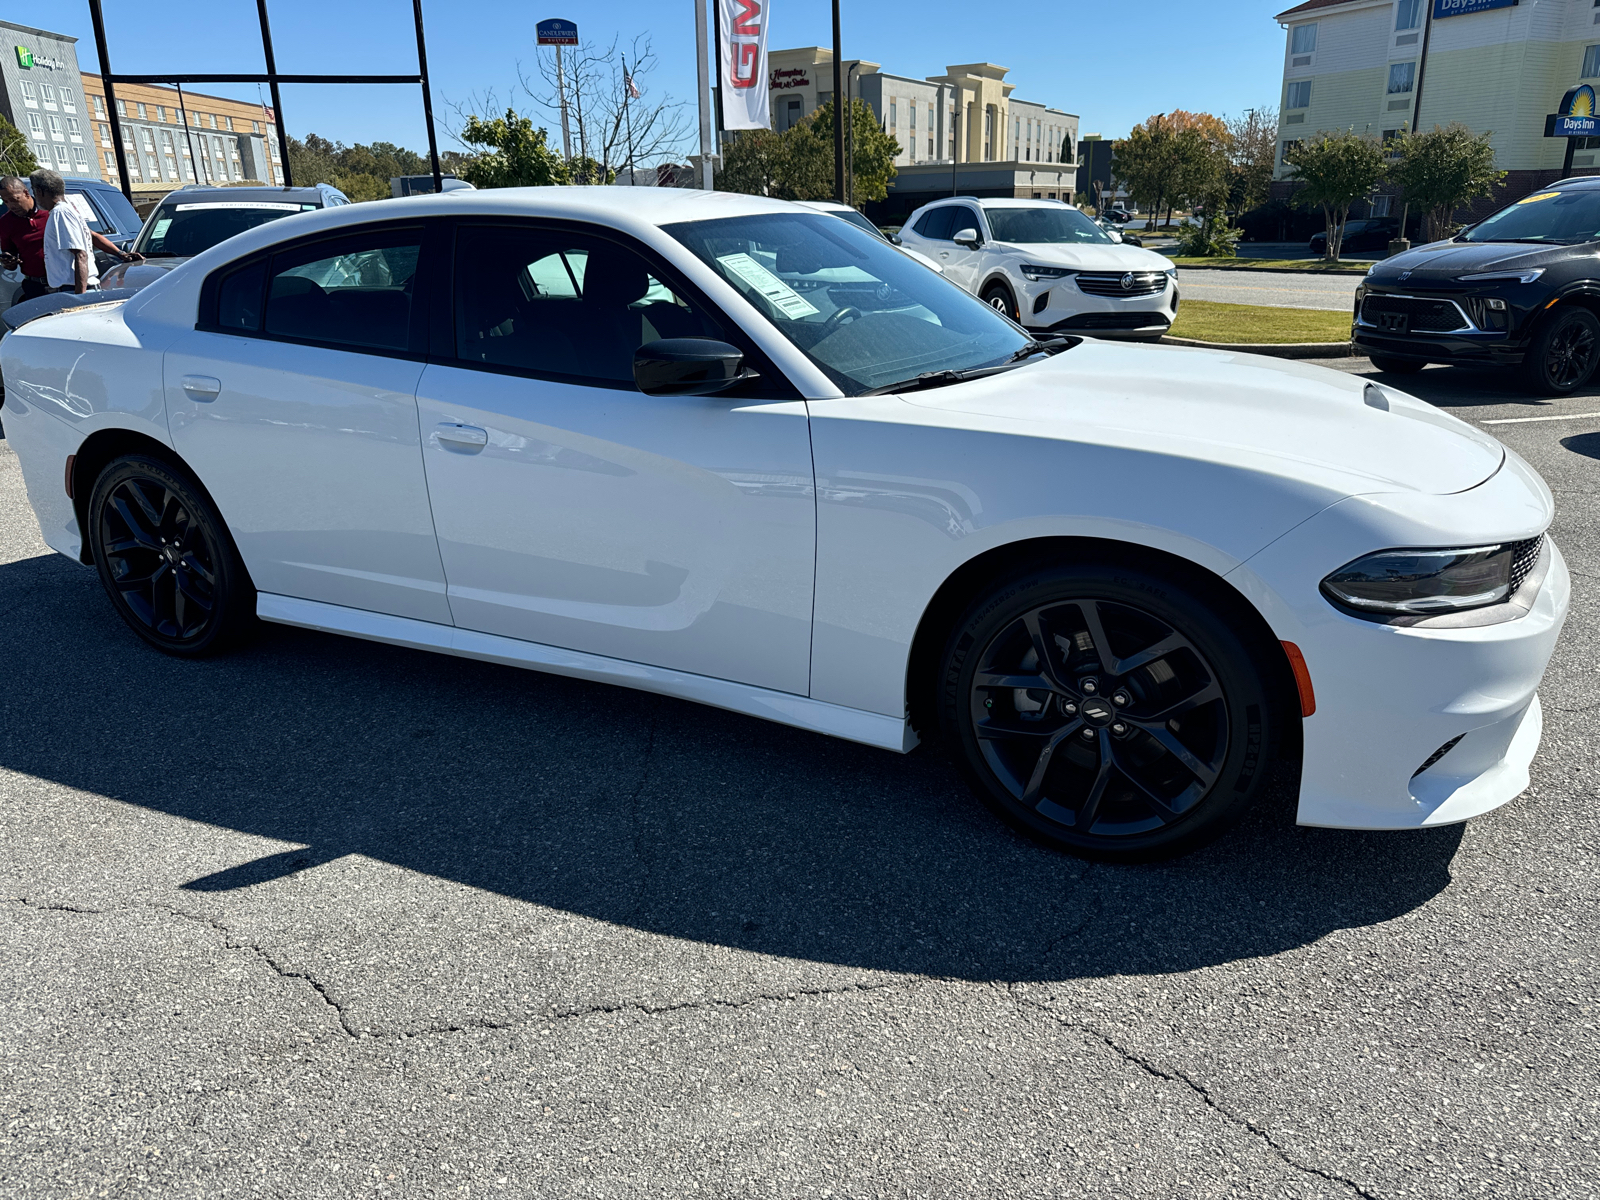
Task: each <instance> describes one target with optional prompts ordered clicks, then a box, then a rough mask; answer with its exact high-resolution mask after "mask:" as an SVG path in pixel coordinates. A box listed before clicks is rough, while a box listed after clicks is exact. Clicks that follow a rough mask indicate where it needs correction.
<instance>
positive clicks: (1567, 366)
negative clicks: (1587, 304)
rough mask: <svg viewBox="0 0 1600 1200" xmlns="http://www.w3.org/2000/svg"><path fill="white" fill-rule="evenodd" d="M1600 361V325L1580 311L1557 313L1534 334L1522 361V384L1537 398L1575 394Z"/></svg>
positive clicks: (1575, 309)
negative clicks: (1553, 318)
mask: <svg viewBox="0 0 1600 1200" xmlns="http://www.w3.org/2000/svg"><path fill="white" fill-rule="evenodd" d="M1597 361H1600V321H1596V320H1595V318H1594V314H1592V313H1590V312H1589V311H1588V310H1587V309H1583V308H1569V309H1567V310H1566V311H1565V312H1561V313H1560V314H1559V315H1558V316H1557V317H1556V318H1555V320H1553V321H1551V322H1549V323H1548V324H1547V325H1545V326H1544V328H1542V329H1541V330H1539V332H1538V333H1537V334H1535V335H1534V338H1533V342H1532V344H1531V345H1529V347H1528V354H1527V357H1526V358H1524V359H1523V360H1522V383H1523V386H1524V387H1526V388H1527V389H1528V390H1529V391H1531V392H1533V393H1535V394H1536V395H1540V396H1564V395H1566V394H1567V393H1568V392H1575V391H1577V390H1578V389H1579V388H1580V387H1582V386H1583V385H1584V384H1585V383H1587V382H1588V381H1589V377H1590V376H1592V375H1593V374H1594V368H1595V363H1596V362H1597Z"/></svg>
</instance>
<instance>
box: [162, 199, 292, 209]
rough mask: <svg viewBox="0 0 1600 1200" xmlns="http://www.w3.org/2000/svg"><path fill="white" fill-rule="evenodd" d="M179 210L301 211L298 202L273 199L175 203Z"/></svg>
mask: <svg viewBox="0 0 1600 1200" xmlns="http://www.w3.org/2000/svg"><path fill="white" fill-rule="evenodd" d="M173 207H174V208H175V209H176V210H177V211H178V212H191V211H193V210H194V209H197V208H268V209H272V210H273V211H275V212H299V211H300V206H299V205H298V204H279V203H277V202H275V201H272V200H216V201H213V202H211V203H210V204H175V205H173Z"/></svg>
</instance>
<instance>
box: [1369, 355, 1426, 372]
mask: <svg viewBox="0 0 1600 1200" xmlns="http://www.w3.org/2000/svg"><path fill="white" fill-rule="evenodd" d="M1367 357H1368V359H1370V360H1371V362H1372V365H1373V366H1375V367H1377V368H1378V370H1380V371H1382V372H1383V373H1384V374H1385V375H1414V374H1416V373H1417V372H1418V371H1420V370H1422V368H1423V367H1425V366H1427V365H1428V364H1427V363H1425V362H1423V361H1421V360H1420V359H1411V358H1390V357H1389V356H1388V355H1387V354H1369V355H1367Z"/></svg>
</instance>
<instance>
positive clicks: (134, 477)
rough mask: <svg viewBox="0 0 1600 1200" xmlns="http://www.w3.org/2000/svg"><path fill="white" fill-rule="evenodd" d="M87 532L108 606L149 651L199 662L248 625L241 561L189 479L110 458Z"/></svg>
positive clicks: (138, 460)
mask: <svg viewBox="0 0 1600 1200" xmlns="http://www.w3.org/2000/svg"><path fill="white" fill-rule="evenodd" d="M88 526H89V527H88V530H87V533H88V537H89V549H90V551H91V553H92V554H93V556H94V563H95V567H96V569H97V570H98V571H99V574H100V582H101V583H102V584H103V585H104V586H105V589H106V594H107V595H108V596H110V597H111V604H112V607H114V608H115V609H116V610H117V615H118V616H120V617H121V618H122V619H123V620H124V621H126V622H127V624H128V627H129V628H131V629H132V630H133V631H134V632H135V633H137V634H138V635H139V636H140V637H141V638H143V639H144V640H145V641H146V642H149V643H150V645H152V646H154V647H155V648H156V649H158V650H162V651H165V652H166V653H168V654H174V655H178V656H179V657H182V658H199V657H201V656H202V655H205V654H209V653H211V652H213V651H215V650H218V649H221V648H222V647H223V646H224V645H225V644H226V643H228V642H229V641H231V640H233V639H234V638H235V637H236V636H238V635H239V634H241V633H243V632H244V631H245V629H246V628H248V626H249V625H250V624H251V623H252V622H253V620H254V618H255V589H254V588H253V587H252V586H251V584H250V578H249V575H248V574H247V573H246V571H245V567H244V563H243V562H242V561H241V560H240V558H239V552H238V550H237V549H236V548H235V547H234V544H233V539H232V538H231V537H230V536H229V535H228V530H227V527H226V526H225V525H224V524H223V522H222V517H221V515H220V514H219V513H218V512H217V510H216V507H215V506H214V505H213V504H212V503H211V499H210V497H209V496H207V495H206V494H205V491H204V489H203V488H201V486H200V485H199V483H198V482H197V481H196V480H195V479H194V478H193V477H191V476H190V475H189V474H188V472H186V471H183V470H181V469H179V468H177V467H175V466H173V465H172V464H170V463H166V462H163V461H162V460H161V459H159V458H155V457H152V456H149V455H144V454H130V455H126V456H124V457H122V458H119V459H116V460H114V461H113V462H112V463H111V464H110V465H109V466H107V467H106V469H105V470H103V471H102V472H100V477H99V478H98V479H96V480H95V484H94V489H93V491H92V492H91V493H90V496H89V512H88Z"/></svg>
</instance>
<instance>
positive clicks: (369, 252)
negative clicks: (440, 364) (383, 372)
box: [265, 229, 422, 350]
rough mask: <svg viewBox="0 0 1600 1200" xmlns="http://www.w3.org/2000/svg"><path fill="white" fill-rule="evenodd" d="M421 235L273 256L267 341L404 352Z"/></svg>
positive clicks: (397, 232)
mask: <svg viewBox="0 0 1600 1200" xmlns="http://www.w3.org/2000/svg"><path fill="white" fill-rule="evenodd" d="M421 249H422V231H421V230H418V229H389V230H379V231H375V232H372V233H367V234H363V235H358V236H355V237H345V238H339V239H338V240H336V241H326V242H315V243H312V244H311V245H309V246H300V247H297V248H295V249H293V250H289V251H285V252H283V253H280V254H278V255H276V256H275V257H274V258H273V260H272V275H271V280H270V283H269V285H268V288H267V315H266V322H265V329H266V332H267V333H271V334H277V335H279V336H280V337H292V338H305V339H306V340H308V341H315V342H334V343H337V344H340V345H345V346H361V347H365V348H369V349H374V350H404V349H406V347H407V345H408V344H409V340H410V339H409V332H410V327H411V284H412V280H413V278H414V277H415V275H416V270H417V259H418V258H419V257H420V256H421Z"/></svg>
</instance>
